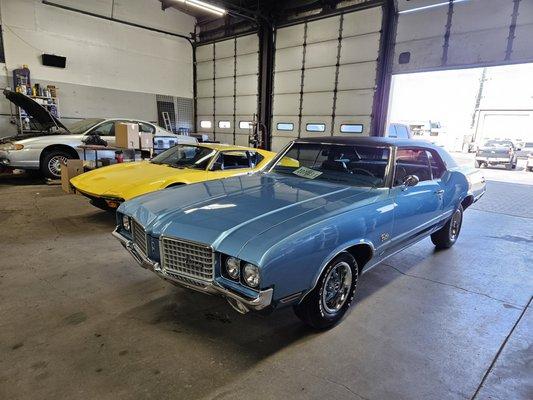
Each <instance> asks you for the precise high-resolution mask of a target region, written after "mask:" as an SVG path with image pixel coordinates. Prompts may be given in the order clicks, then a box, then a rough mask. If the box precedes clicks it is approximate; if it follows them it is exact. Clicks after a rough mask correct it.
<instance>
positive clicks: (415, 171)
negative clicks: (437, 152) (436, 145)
mask: <svg viewBox="0 0 533 400" xmlns="http://www.w3.org/2000/svg"><path fill="white" fill-rule="evenodd" d="M409 175H416V176H417V177H418V179H419V181H420V182H423V181H429V180H431V171H430V169H429V159H428V155H427V152H426V151H425V150H421V149H398V151H397V153H396V172H395V174H394V185H395V186H399V185H401V184H403V181H404V180H405V178H406V177H407V176H409Z"/></svg>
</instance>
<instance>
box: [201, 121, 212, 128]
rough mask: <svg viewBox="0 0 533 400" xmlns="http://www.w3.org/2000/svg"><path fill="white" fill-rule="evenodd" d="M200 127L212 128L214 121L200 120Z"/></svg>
mask: <svg viewBox="0 0 533 400" xmlns="http://www.w3.org/2000/svg"><path fill="white" fill-rule="evenodd" d="M200 127H201V128H204V129H211V128H212V127H213V123H212V122H211V121H200Z"/></svg>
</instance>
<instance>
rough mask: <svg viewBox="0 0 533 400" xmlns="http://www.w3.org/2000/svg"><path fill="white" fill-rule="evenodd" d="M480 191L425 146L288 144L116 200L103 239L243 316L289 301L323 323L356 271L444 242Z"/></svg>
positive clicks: (474, 180) (475, 179) (477, 182)
mask: <svg viewBox="0 0 533 400" xmlns="http://www.w3.org/2000/svg"><path fill="white" fill-rule="evenodd" d="M484 192H485V183H484V179H483V178H482V176H481V174H480V172H479V171H477V172H476V171H475V170H474V169H472V170H471V171H463V170H461V169H460V168H459V167H458V166H457V164H456V163H455V161H454V160H453V159H452V158H451V157H450V155H449V154H448V153H446V151H444V150H443V149H441V148H439V147H436V146H434V145H432V144H430V143H426V142H420V141H414V140H397V139H390V138H370V137H368V138H363V137H359V138H346V137H330V138H308V139H298V140H296V141H294V142H292V143H290V144H289V145H288V146H287V147H286V148H285V149H284V150H283V151H281V152H280V153H279V154H278V155H277V157H276V158H275V159H274V160H273V161H272V162H271V163H270V164H269V165H267V166H266V167H265V169H264V170H263V171H262V172H260V173H256V174H251V175H242V176H238V177H233V178H228V179H223V180H218V181H209V182H204V183H198V184H193V185H189V186H182V187H176V188H171V189H165V190H162V191H159V192H155V193H151V194H147V195H143V196H139V197H137V198H134V199H132V200H130V201H127V202H125V203H123V204H122V205H121V206H120V207H119V209H118V211H117V221H118V226H117V228H116V230H115V232H114V235H115V236H116V237H117V238H118V239H119V240H120V242H121V243H122V244H123V245H124V247H125V248H126V249H127V250H128V251H129V252H130V253H131V254H132V256H133V257H134V258H135V259H136V260H137V261H138V263H139V264H140V265H142V266H143V267H144V268H147V269H149V270H151V271H153V272H155V273H156V274H157V275H159V276H160V277H161V278H163V279H165V280H168V281H170V282H173V283H175V284H178V285H182V286H185V287H188V288H190V289H195V290H198V291H201V292H205V293H213V294H219V295H222V296H224V297H226V298H227V299H228V301H229V302H230V304H231V305H232V306H233V307H234V308H235V309H236V310H237V311H239V312H243V313H244V312H247V311H250V310H254V311H258V310H263V309H265V310H271V309H274V308H276V307H282V306H289V305H291V306H293V307H294V310H295V312H296V315H297V316H298V317H299V318H300V319H302V320H303V321H304V322H305V323H307V324H309V325H311V326H313V327H315V328H319V329H326V328H329V327H331V326H333V325H334V324H335V323H337V322H338V321H339V320H340V319H341V318H342V316H343V315H344V313H345V312H346V310H347V309H348V308H349V306H350V303H351V302H352V299H353V297H354V294H355V292H356V287H357V282H358V279H359V276H360V275H361V274H362V273H363V272H366V271H368V270H369V269H370V268H372V267H373V266H375V265H376V264H378V263H379V262H380V261H383V260H384V259H385V258H387V257H389V256H391V255H392V254H394V253H396V252H398V251H400V250H402V249H404V248H406V247H407V246H409V245H411V244H413V243H415V242H417V241H419V240H421V239H423V238H425V237H427V236H431V240H432V241H433V243H434V244H435V245H436V246H437V247H438V248H449V247H451V246H452V245H453V244H454V243H455V241H456V240H457V238H458V236H459V233H460V231H461V224H462V220H463V211H464V210H465V209H466V208H467V207H469V206H470V205H471V204H472V203H474V202H475V201H477V200H478V199H479V198H480V197H481V196H482V195H483V193H484Z"/></svg>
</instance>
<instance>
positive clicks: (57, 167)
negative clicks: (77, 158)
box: [48, 155, 67, 177]
mask: <svg viewBox="0 0 533 400" xmlns="http://www.w3.org/2000/svg"><path fill="white" fill-rule="evenodd" d="M66 162H67V157H65V156H63V155H56V156H53V157H52V158H50V160H49V161H48V170H49V171H50V173H51V174H52V175H54V176H57V177H60V176H61V164H62V163H66Z"/></svg>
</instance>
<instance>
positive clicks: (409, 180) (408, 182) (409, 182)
mask: <svg viewBox="0 0 533 400" xmlns="http://www.w3.org/2000/svg"><path fill="white" fill-rule="evenodd" d="M418 182H420V179H418V176H416V175H407V176H406V177H405V179H404V180H403V185H404V186H405V187H410V186H416V185H418Z"/></svg>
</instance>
